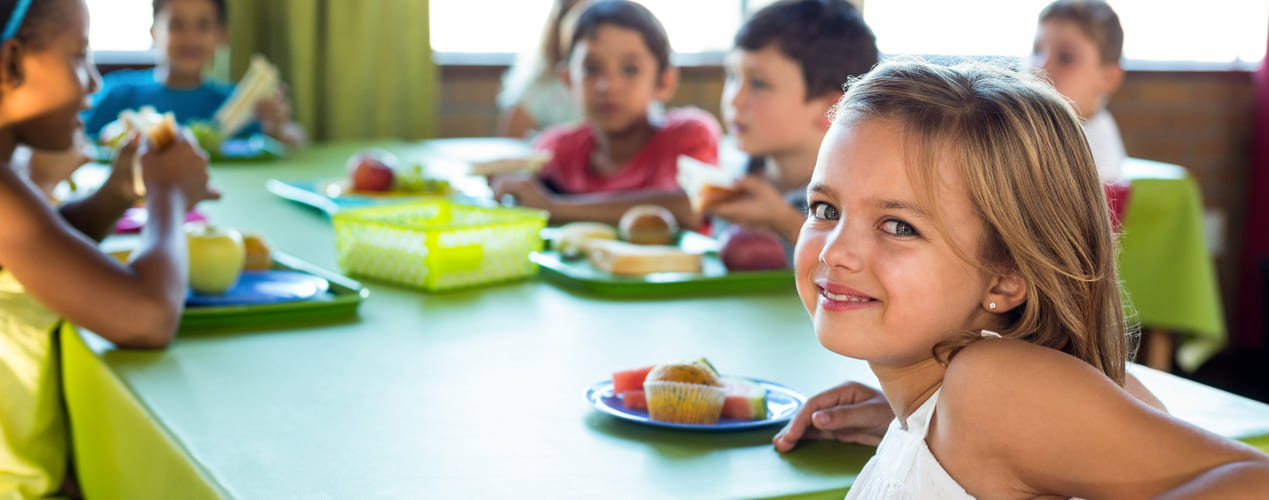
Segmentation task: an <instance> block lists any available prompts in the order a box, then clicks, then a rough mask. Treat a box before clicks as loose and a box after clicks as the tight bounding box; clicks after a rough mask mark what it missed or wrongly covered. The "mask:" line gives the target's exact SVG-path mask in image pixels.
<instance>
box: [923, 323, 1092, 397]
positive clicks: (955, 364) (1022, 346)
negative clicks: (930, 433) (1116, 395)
mask: <svg viewBox="0 0 1269 500" xmlns="http://www.w3.org/2000/svg"><path fill="white" fill-rule="evenodd" d="M1093 385H1105V386H1108V387H1117V386H1116V385H1115V383H1114V381H1112V380H1111V379H1110V377H1108V376H1107V375H1106V374H1104V373H1102V372H1101V371H1100V370H1098V369H1097V368H1095V367H1093V366H1092V365H1090V364H1088V363H1086V362H1084V361H1082V360H1080V359H1079V358H1076V357H1074V356H1071V355H1070V354H1067V353H1064V352H1062V351H1058V350H1056V349H1052V348H1049V347H1043V346H1039V345H1035V344H1032V343H1030V342H1026V341H1024V340H1018V339H1010V338H999V339H997V338H984V339H983V340H980V341H977V342H974V343H972V344H970V345H969V346H966V347H965V348H964V349H961V351H960V352H959V353H957V354H956V356H955V357H953V358H952V360H951V361H950V362H948V365H947V372H946V373H945V374H944V377H943V393H944V394H945V396H950V398H949V399H950V401H951V402H958V401H964V402H967V403H970V405H971V406H970V407H969V408H966V410H968V411H975V410H981V411H984V412H994V411H998V410H1003V409H1009V410H1010V411H1015V410H1017V409H1018V408H1017V402H1018V401H1020V400H1019V399H1017V398H1019V397H1023V398H1025V399H1035V400H1038V401H1047V400H1050V399H1051V398H1054V397H1056V398H1061V399H1062V400H1063V401H1070V400H1071V399H1069V398H1079V397H1081V394H1082V393H1086V392H1087V391H1084V390H1083V389H1084V388H1088V387H1091V386H1093ZM1024 411H1025V409H1024Z"/></svg>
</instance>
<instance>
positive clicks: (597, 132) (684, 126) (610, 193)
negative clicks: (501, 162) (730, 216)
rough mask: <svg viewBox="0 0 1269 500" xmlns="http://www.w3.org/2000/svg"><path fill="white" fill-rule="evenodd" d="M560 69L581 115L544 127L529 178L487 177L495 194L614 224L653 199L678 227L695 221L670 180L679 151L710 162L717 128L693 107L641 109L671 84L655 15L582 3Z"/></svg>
mask: <svg viewBox="0 0 1269 500" xmlns="http://www.w3.org/2000/svg"><path fill="white" fill-rule="evenodd" d="M561 78H563V79H564V80H565V85H566V86H567V87H568V88H569V91H570V92H571V93H572V95H573V98H574V99H576V100H577V101H578V103H579V105H581V107H582V109H583V110H584V112H585V114H586V121H585V122H584V123H582V124H580V125H575V126H565V127H558V128H554V129H550V130H547V131H546V132H544V133H543V134H542V135H541V136H540V137H539V139H538V140H537V143H536V147H537V148H538V149H543V150H547V151H550V152H551V153H552V155H553V156H552V159H551V161H550V163H548V164H547V165H546V166H545V167H544V168H543V169H542V171H541V172H539V173H538V176H537V177H536V178H532V177H527V176H523V175H520V176H500V177H497V178H495V179H493V181H492V185H493V190H494V194H495V196H496V197H502V196H503V195H507V194H509V195H513V196H515V197H516V198H517V199H518V201H519V203H520V204H522V205H524V206H529V207H534V208H541V209H544V210H547V211H549V212H550V213H551V220H552V222H556V223H561V222H570V221H576V220H590V221H601V222H609V223H614V224H615V223H616V222H617V221H618V220H620V219H621V215H622V214H623V213H625V211H626V210H627V209H629V208H630V207H633V206H635V205H642V204H655V205H660V206H663V207H665V208H667V209H669V210H670V211H671V212H673V213H674V215H675V217H676V218H677V219H678V220H679V223H680V225H681V226H682V227H689V228H690V227H696V226H697V225H698V223H699V215H697V214H696V213H694V212H693V210H692V208H691V205H690V204H689V202H688V199H687V196H686V195H685V194H684V193H683V191H682V190H681V189H679V188H678V184H677V181H676V180H675V176H676V174H677V171H678V168H677V159H678V157H679V156H680V155H688V156H691V157H693V158H696V159H698V160H701V161H704V162H706V163H710V164H716V163H717V162H718V138H719V136H720V135H721V130H720V127H719V126H718V123H717V122H716V121H715V120H714V119H713V117H712V116H710V115H709V114H708V113H706V112H704V111H701V110H699V109H677V110H671V111H668V112H666V113H664V114H663V115H662V116H655V115H654V114H651V113H649V108H650V107H651V106H652V105H653V104H654V103H656V102H664V101H665V100H667V99H669V98H670V96H671V95H673V94H674V90H675V87H676V86H677V85H678V73H677V71H675V70H674V68H672V67H670V44H669V41H668V37H667V36H666V34H665V29H664V28H663V27H662V26H661V23H660V22H659V21H657V19H656V17H654V16H653V15H652V13H651V12H649V11H648V10H647V9H646V8H644V7H643V6H642V5H639V4H638V3H635V2H631V1H628V0H603V1H600V2H596V3H594V4H592V5H590V6H589V7H587V8H586V10H585V11H583V12H582V14H581V16H580V17H579V18H578V20H577V24H576V26H575V28H574V32H573V39H572V41H571V44H570V48H569V58H568V67H567V69H565V70H563V71H562V74H561Z"/></svg>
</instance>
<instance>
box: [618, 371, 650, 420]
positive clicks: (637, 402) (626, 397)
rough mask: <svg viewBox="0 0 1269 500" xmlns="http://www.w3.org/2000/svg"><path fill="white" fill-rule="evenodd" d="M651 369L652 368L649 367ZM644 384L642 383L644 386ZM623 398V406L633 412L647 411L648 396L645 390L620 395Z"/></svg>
mask: <svg viewBox="0 0 1269 500" xmlns="http://www.w3.org/2000/svg"><path fill="white" fill-rule="evenodd" d="M649 368H651V367H649ZM642 383H643V382H640V384H642ZM618 396H619V397H621V404H622V406H625V407H626V408H629V409H631V410H645V411H646V410H647V409H648V396H647V394H646V393H645V392H643V389H639V390H637V391H626V392H623V393H621V394H619V395H618Z"/></svg>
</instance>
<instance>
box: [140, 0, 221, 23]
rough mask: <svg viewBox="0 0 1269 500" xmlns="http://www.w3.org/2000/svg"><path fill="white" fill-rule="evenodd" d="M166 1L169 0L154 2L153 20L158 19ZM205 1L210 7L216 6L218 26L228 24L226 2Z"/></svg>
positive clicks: (218, 0) (155, 0)
mask: <svg viewBox="0 0 1269 500" xmlns="http://www.w3.org/2000/svg"><path fill="white" fill-rule="evenodd" d="M168 1H169V0H154V18H155V19H158V17H159V11H161V10H163V8H164V7H167V3H168ZM207 1H209V2H211V3H212V5H215V6H216V15H218V16H220V24H228V23H229V5H227V4H226V0H207Z"/></svg>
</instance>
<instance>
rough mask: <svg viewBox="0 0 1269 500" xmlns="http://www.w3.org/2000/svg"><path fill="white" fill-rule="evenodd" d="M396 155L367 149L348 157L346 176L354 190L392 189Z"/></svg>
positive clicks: (383, 190)
mask: <svg viewBox="0 0 1269 500" xmlns="http://www.w3.org/2000/svg"><path fill="white" fill-rule="evenodd" d="M396 163H397V160H396V157H395V156H393V155H392V154H391V153H389V152H387V151H383V150H379V149H368V150H365V151H361V152H359V153H357V154H354V155H353V156H352V157H351V158H349V159H348V164H347V167H348V177H349V179H350V180H351V181H352V189H353V190H354V191H377V192H385V191H390V190H392V181H393V177H394V176H395V175H396V172H395V170H394V169H393V167H394V166H395V165H396Z"/></svg>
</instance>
